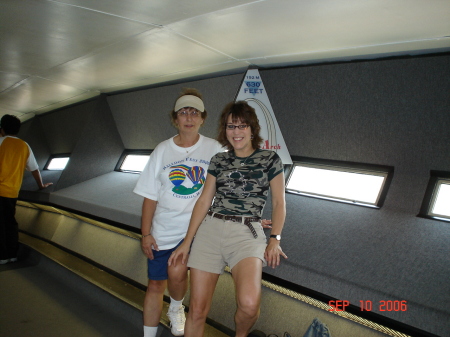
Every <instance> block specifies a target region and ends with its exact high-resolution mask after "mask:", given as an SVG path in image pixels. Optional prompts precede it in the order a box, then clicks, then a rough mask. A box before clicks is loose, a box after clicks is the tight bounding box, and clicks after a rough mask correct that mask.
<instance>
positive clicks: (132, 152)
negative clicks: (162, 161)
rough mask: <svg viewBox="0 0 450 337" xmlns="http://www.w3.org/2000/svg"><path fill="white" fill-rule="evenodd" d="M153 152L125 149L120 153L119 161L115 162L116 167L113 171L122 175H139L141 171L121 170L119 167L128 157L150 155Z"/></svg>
mask: <svg viewBox="0 0 450 337" xmlns="http://www.w3.org/2000/svg"><path fill="white" fill-rule="evenodd" d="M152 152H153V150H130V149H126V150H124V151H123V152H122V154H121V156H120V158H119V160H118V161H117V164H116V167H115V168H114V171H117V172H122V173H133V174H141V172H142V171H131V170H122V169H121V168H120V167H121V166H122V164H123V162H124V161H125V159H126V158H127V156H128V155H141V156H142V155H150V154H152Z"/></svg>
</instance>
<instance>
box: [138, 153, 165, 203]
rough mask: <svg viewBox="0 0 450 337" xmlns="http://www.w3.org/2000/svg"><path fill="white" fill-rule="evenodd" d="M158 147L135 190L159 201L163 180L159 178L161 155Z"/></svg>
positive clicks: (145, 196)
mask: <svg viewBox="0 0 450 337" xmlns="http://www.w3.org/2000/svg"><path fill="white" fill-rule="evenodd" d="M159 152H160V151H159V149H158V147H156V148H155V150H154V151H153V152H152V154H151V155H150V158H149V160H148V162H147V164H146V165H145V168H144V170H143V171H142V172H141V175H140V177H139V179H138V181H137V183H136V187H135V188H134V190H133V192H134V193H136V194H138V195H140V196H142V197H144V198H147V199H151V200H155V201H158V195H159V191H160V188H161V182H160V181H159V180H158V175H159V169H160V166H161V165H160V160H161V159H160V156H159Z"/></svg>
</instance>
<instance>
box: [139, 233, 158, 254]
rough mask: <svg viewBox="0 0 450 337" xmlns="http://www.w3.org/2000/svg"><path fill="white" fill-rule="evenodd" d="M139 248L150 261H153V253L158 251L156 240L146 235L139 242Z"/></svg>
mask: <svg viewBox="0 0 450 337" xmlns="http://www.w3.org/2000/svg"><path fill="white" fill-rule="evenodd" d="M141 248H142V251H143V252H144V254H145V256H147V257H148V258H149V259H150V260H153V251H152V248H153V249H154V250H159V248H158V245H157V244H156V240H155V238H154V237H153V235H148V236H146V237H145V238H144V237H143V238H142V240H141Z"/></svg>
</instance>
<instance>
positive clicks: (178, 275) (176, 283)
mask: <svg viewBox="0 0 450 337" xmlns="http://www.w3.org/2000/svg"><path fill="white" fill-rule="evenodd" d="M167 271H168V273H169V279H168V282H167V288H168V290H169V294H170V296H171V297H172V298H173V299H174V300H176V301H181V300H182V299H183V298H184V296H185V295H186V292H187V288H188V275H187V271H188V267H187V266H186V265H183V264H181V258H180V261H178V262H177V264H176V266H174V265H171V266H170V267H169V268H168V270H167Z"/></svg>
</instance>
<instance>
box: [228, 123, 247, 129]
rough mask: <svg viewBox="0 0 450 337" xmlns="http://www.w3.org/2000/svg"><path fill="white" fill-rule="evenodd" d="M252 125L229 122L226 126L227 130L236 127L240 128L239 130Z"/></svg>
mask: <svg viewBox="0 0 450 337" xmlns="http://www.w3.org/2000/svg"><path fill="white" fill-rule="evenodd" d="M249 126H250V125H247V124H240V125H233V124H227V125H226V128H227V130H234V129H236V128H238V129H239V130H245V129H247V128H248V127H249Z"/></svg>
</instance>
